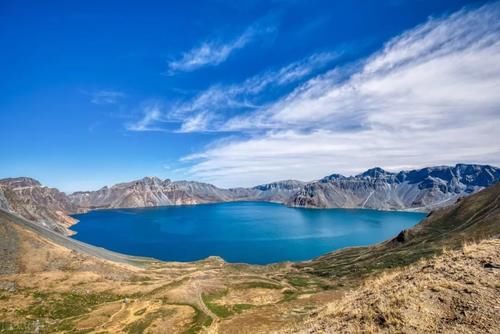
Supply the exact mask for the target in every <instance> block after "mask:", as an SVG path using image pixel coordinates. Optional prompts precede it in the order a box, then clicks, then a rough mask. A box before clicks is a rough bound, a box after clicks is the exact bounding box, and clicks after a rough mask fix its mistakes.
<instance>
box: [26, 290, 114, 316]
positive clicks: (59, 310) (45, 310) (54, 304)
mask: <svg viewBox="0 0 500 334" xmlns="http://www.w3.org/2000/svg"><path fill="white" fill-rule="evenodd" d="M33 298H35V300H37V301H36V302H35V303H33V304H32V305H30V306H29V307H28V308H27V309H25V310H21V311H20V313H21V315H24V316H32V317H35V318H39V319H51V320H60V319H65V318H69V317H75V316H78V315H81V314H85V313H88V312H89V311H90V310H91V309H92V308H93V307H94V306H96V305H99V304H102V303H107V302H112V301H116V300H119V299H121V298H123V297H122V296H118V295H114V294H110V293H105V292H101V293H75V292H67V293H44V292H35V293H33Z"/></svg>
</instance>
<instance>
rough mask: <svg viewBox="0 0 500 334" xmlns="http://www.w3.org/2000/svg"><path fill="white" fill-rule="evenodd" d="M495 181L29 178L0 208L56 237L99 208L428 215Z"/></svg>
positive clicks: (473, 174)
mask: <svg viewBox="0 0 500 334" xmlns="http://www.w3.org/2000/svg"><path fill="white" fill-rule="evenodd" d="M499 179H500V169H498V168H496V167H491V166H483V165H463V164H459V165H456V166H454V167H448V166H439V167H429V168H423V169H418V170H411V171H402V172H399V173H391V172H387V171H384V170H383V169H381V168H372V169H369V170H367V171H366V172H364V173H361V174H359V175H356V176H349V177H346V176H342V175H340V174H332V175H329V176H326V177H324V178H322V179H320V180H318V181H314V182H308V183H306V182H301V181H295V180H285V181H278V182H273V183H269V184H263V185H259V186H256V187H253V188H233V189H221V188H217V187H215V186H214V185H211V184H207V183H201V182H190V181H175V182H174V181H171V180H169V179H166V180H161V179H159V178H157V177H145V178H143V179H140V180H136V181H132V182H126V183H119V184H116V185H114V186H112V187H103V188H101V189H100V190H97V191H85V192H75V193H73V194H70V195H66V194H64V193H62V192H60V191H58V190H57V189H54V188H48V187H44V186H42V185H41V184H40V183H39V182H38V181H36V180H33V179H30V178H15V179H3V180H0V208H3V209H5V210H9V211H12V212H16V213H17V214H19V215H21V216H23V217H24V218H27V219H29V220H33V221H36V222H39V223H40V224H42V225H45V226H47V227H49V228H51V229H54V230H58V231H59V232H62V233H65V234H67V233H70V232H69V231H68V227H69V226H71V225H72V224H74V223H75V221H74V219H73V218H71V217H69V216H68V214H69V213H75V212H82V211H86V210H91V209H98V208H134V207H152V206H162V205H186V204H201V203H214V202H227V201H238V200H241V201H269V202H278V203H283V204H286V205H289V206H294V207H309V208H372V209H384V210H407V209H414V210H422V211H426V210H431V209H433V208H436V207H441V206H446V205H448V204H452V203H454V202H455V201H456V200H457V198H459V197H463V196H467V195H469V194H471V193H474V192H476V191H478V190H481V189H483V188H485V187H487V186H489V185H491V184H493V183H496V182H498V180H499Z"/></svg>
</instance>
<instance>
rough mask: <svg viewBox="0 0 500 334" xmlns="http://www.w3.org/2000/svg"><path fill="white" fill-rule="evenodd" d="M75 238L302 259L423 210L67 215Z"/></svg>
mask: <svg viewBox="0 0 500 334" xmlns="http://www.w3.org/2000/svg"><path fill="white" fill-rule="evenodd" d="M73 217H75V218H76V219H78V220H79V222H78V223H77V224H76V225H74V226H72V227H71V229H72V230H74V231H75V232H77V234H76V235H74V236H73V238H74V239H77V240H80V241H83V242H86V243H89V244H92V245H95V246H100V247H104V248H107V249H109V250H113V251H116V252H120V253H124V254H129V255H137V256H147V257H154V258H156V259H159V260H164V261H195V260H201V259H204V258H206V257H208V256H212V255H216V256H220V257H222V258H223V259H224V260H225V261H228V262H245V263H251V264H268V263H274V262H281V261H301V260H309V259H312V258H314V257H317V256H319V255H322V254H325V253H327V252H331V251H334V250H336V249H339V248H344V247H349V246H361V245H369V244H373V243H377V242H380V241H383V240H386V239H388V238H391V237H394V236H396V235H397V234H398V233H399V232H400V231H401V230H403V229H406V228H409V227H412V226H413V225H415V224H417V223H418V222H419V221H420V220H422V219H423V218H424V217H425V214H424V213H418V212H399V211H377V210H368V209H303V208H289V207H286V206H283V205H281V204H275V203H266V202H228V203H215V204H201V205H189V206H165V207H152V208H137V209H106V210H95V211H90V212H88V213H84V214H77V215H73Z"/></svg>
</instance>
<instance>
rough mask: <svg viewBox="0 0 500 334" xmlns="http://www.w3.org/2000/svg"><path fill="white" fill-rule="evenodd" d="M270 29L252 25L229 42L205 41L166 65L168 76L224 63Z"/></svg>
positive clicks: (271, 29)
mask: <svg viewBox="0 0 500 334" xmlns="http://www.w3.org/2000/svg"><path fill="white" fill-rule="evenodd" d="M273 30H274V29H273V28H270V27H265V28H262V27H258V26H256V25H253V26H251V27H249V28H247V29H246V30H245V31H244V32H243V33H242V34H241V35H240V36H238V37H237V38H235V39H234V40H231V41H229V42H225V43H223V42H220V41H205V42H203V43H201V45H199V46H197V47H195V48H193V49H191V50H189V51H187V52H185V53H184V54H183V55H182V56H181V57H180V59H178V60H173V61H170V62H169V63H168V74H174V73H176V72H191V71H194V70H196V69H199V68H201V67H205V66H216V65H219V64H221V63H222V62H224V61H226V59H227V58H229V56H230V55H231V53H233V52H234V51H236V50H238V49H241V48H243V47H244V46H246V45H247V44H248V43H249V42H251V41H252V40H253V39H254V38H255V37H256V36H257V35H260V34H264V33H268V32H270V31H273Z"/></svg>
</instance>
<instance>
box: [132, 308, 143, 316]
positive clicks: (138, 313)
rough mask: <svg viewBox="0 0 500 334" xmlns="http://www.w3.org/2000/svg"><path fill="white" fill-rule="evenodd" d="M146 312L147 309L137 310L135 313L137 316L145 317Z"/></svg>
mask: <svg viewBox="0 0 500 334" xmlns="http://www.w3.org/2000/svg"><path fill="white" fill-rule="evenodd" d="M144 312H146V308H141V309H140V310H137V311H135V312H134V315H135V316H139V315H143V314H144Z"/></svg>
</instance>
